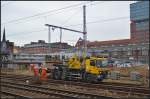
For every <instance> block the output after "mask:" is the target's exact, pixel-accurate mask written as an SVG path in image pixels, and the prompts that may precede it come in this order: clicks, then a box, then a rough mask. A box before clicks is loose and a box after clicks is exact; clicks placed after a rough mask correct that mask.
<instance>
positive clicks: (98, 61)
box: [52, 55, 109, 82]
mask: <svg viewBox="0 0 150 99" xmlns="http://www.w3.org/2000/svg"><path fill="white" fill-rule="evenodd" d="M53 66H54V69H53V70H52V78H53V79H62V80H80V81H87V82H97V81H102V80H103V79H104V78H105V77H106V76H107V74H108V72H109V67H108V60H107V58H98V57H85V58H82V57H80V58H78V57H77V56H76V55H74V56H72V57H71V58H69V59H68V60H67V61H65V62H64V63H63V64H54V65H53Z"/></svg>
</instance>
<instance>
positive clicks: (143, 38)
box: [75, 1, 149, 63]
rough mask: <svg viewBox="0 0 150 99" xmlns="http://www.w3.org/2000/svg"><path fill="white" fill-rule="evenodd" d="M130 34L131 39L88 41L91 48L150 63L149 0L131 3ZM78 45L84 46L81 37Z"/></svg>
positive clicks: (117, 56) (114, 55) (118, 56)
mask: <svg viewBox="0 0 150 99" xmlns="http://www.w3.org/2000/svg"><path fill="white" fill-rule="evenodd" d="M130 21H131V24H130V31H131V33H130V35H131V37H130V38H129V39H121V40H109V41H93V42H90V41H87V47H88V48H89V49H93V48H96V49H101V50H108V51H109V54H110V56H112V57H115V58H121V59H130V58H131V57H132V58H133V59H134V60H135V61H142V62H144V63H149V1H138V2H136V3H133V4H131V5H130ZM75 46H76V47H82V46H83V40H82V39H81V38H79V40H78V41H77V43H76V45H75Z"/></svg>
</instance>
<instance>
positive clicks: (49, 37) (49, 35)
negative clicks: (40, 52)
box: [47, 27, 51, 54]
mask: <svg viewBox="0 0 150 99" xmlns="http://www.w3.org/2000/svg"><path fill="white" fill-rule="evenodd" d="M50 43H51V28H50V27H48V51H47V54H48V53H49V52H50Z"/></svg>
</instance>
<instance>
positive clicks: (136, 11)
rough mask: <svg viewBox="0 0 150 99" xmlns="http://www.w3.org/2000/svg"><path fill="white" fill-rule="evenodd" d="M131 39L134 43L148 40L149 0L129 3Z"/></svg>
mask: <svg viewBox="0 0 150 99" xmlns="http://www.w3.org/2000/svg"><path fill="white" fill-rule="evenodd" d="M130 20H131V28H130V29H131V39H132V40H133V41H134V42H135V43H148V42H149V1H139V2H136V3H132V4H131V5H130Z"/></svg>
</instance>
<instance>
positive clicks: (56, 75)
mask: <svg viewBox="0 0 150 99" xmlns="http://www.w3.org/2000/svg"><path fill="white" fill-rule="evenodd" d="M60 78H61V72H60V71H59V70H58V69H55V70H54V79H56V80H60Z"/></svg>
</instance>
